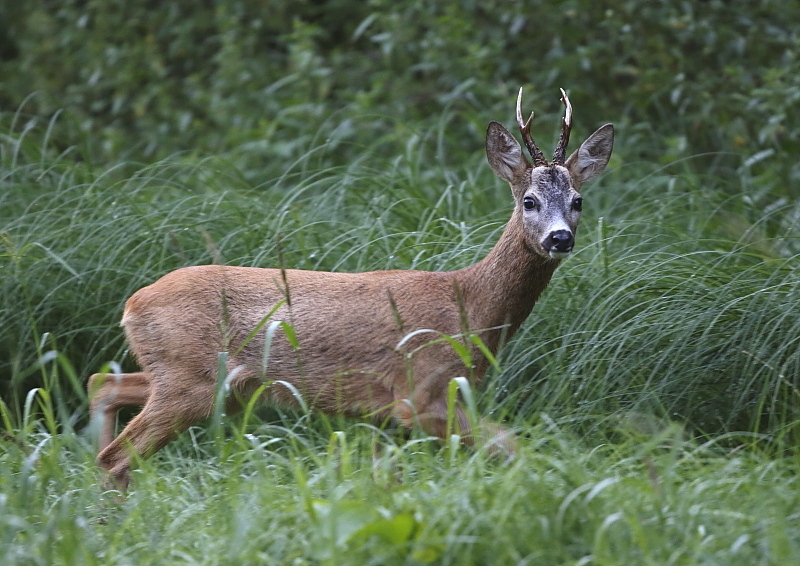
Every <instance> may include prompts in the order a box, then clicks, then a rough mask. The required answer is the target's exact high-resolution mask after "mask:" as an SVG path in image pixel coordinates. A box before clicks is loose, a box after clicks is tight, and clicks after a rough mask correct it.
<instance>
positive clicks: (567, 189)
mask: <svg viewBox="0 0 800 566" xmlns="http://www.w3.org/2000/svg"><path fill="white" fill-rule="evenodd" d="M561 102H563V103H564V107H565V114H564V118H563V119H562V120H561V136H560V138H559V141H558V145H557V146H556V149H555V151H554V152H553V161H552V162H551V163H548V162H547V160H546V159H545V157H544V154H543V153H542V151H541V150H540V149H539V148H538V147H537V146H536V143H535V142H534V141H533V138H532V137H531V133H530V126H531V121H532V120H533V113H531V115H530V117H529V118H528V120H527V121H526V122H524V123H523V122H522V111H521V106H522V89H519V96H518V97H517V125H518V126H519V130H520V133H521V134H522V139H523V141H524V143H525V146H526V147H527V148H528V153H530V155H531V158H532V159H533V165H531V164H530V163H529V162H528V160H527V159H526V158H525V156H524V155H523V154H522V149H521V148H520V145H519V144H518V143H517V141H516V140H515V139H514V137H513V136H512V135H511V134H510V133H509V132H508V130H506V129H505V128H504V127H503V126H502V125H500V124H499V123H498V122H490V123H489V128H488V129H487V131H486V156H487V158H488V160H489V165H491V167H492V170H494V172H495V173H496V174H497V176H498V177H500V178H501V179H503V180H504V181H507V182H508V184H509V185H510V186H511V194H512V195H513V197H514V204H515V206H514V213H513V215H512V221H517V222H521V224H522V227H523V233H524V237H525V243H526V245H527V247H528V249H529V250H530V251H531V252H532V253H535V254H538V255H540V256H544V257H549V258H554V259H562V258H565V257H567V256H568V255H569V254H570V252H571V251H572V247H573V245H574V243H575V230H576V228H577V226H578V218H579V217H580V212H581V205H582V198H581V195H580V193H578V190H579V189H580V187H581V185H582V184H583V183H585V182H586V181H588V180H589V179H592V178H594V177H596V176H597V175H599V174H600V173H601V172H602V171H603V170H604V169H605V167H606V165H607V164H608V160H609V158H610V157H611V150H612V148H613V145H614V127H613V126H612V125H611V124H606V125H604V126H601V127H600V128H599V129H598V130H597V131H596V132H594V133H593V134H592V135H591V136H589V137H588V138H587V139H586V141H584V142H583V143H582V144H581V146H580V147H579V148H578V149H577V150H575V151H574V152H573V153H572V155H570V156H569V158H568V159H566V160H565V159H564V156H565V155H566V150H567V144H568V142H569V133H570V128H571V127H572V105H571V104H570V103H569V99H568V98H567V95H566V93H565V92H564V90H563V89H562V90H561Z"/></svg>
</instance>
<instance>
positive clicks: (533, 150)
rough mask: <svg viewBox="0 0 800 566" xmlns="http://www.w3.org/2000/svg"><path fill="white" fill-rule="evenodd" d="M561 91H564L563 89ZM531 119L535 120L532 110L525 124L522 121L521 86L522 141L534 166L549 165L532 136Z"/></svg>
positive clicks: (520, 116) (519, 124) (519, 107)
mask: <svg viewBox="0 0 800 566" xmlns="http://www.w3.org/2000/svg"><path fill="white" fill-rule="evenodd" d="M561 92H564V91H563V90H562V91H561ZM531 120H533V112H531V115H530V117H529V118H528V121H527V122H525V123H524V124H523V123H522V88H520V89H519V95H518V96H517V125H518V126H519V132H520V133H521V134H522V141H524V142H525V147H527V148H528V153H530V154H531V157H532V158H533V165H534V167H539V166H540V165H544V166H547V159H545V158H544V154H543V153H542V150H540V149H539V148H538V147H536V143H535V142H534V141H533V138H532V137H531Z"/></svg>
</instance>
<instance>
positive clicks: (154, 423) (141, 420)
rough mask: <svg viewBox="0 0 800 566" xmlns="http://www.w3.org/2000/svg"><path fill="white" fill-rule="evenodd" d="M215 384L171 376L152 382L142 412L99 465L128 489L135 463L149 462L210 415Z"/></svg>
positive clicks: (192, 377) (102, 454) (117, 482)
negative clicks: (137, 460)
mask: <svg viewBox="0 0 800 566" xmlns="http://www.w3.org/2000/svg"><path fill="white" fill-rule="evenodd" d="M213 408H214V382H213V381H211V380H205V379H197V378H196V376H189V375H187V376H176V375H170V376H169V377H168V378H167V379H163V380H162V379H153V380H152V381H151V383H150V396H149V398H148V399H147V402H146V403H145V404H144V407H143V408H142V411H141V412H140V413H139V414H138V415H136V416H135V417H134V418H133V419H132V420H131V421H130V422H129V423H128V425H127V426H126V427H125V428H124V429H123V431H122V432H121V433H120V434H119V436H118V437H117V438H116V439H115V440H114V441H113V442H112V443H111V444H109V445H108V446H107V447H106V448H105V449H104V450H103V451H102V452H100V454H99V455H98V456H97V462H98V464H99V465H100V467H102V468H104V469H105V470H106V471H107V472H108V473H109V474H110V476H111V479H112V480H113V481H114V482H115V484H116V487H118V488H120V489H122V490H124V489H127V487H128V483H129V481H130V471H131V465H132V463H133V460H134V459H147V458H149V457H150V456H152V455H153V454H155V453H156V452H158V451H159V450H160V449H161V448H163V447H164V446H165V445H166V444H167V443H169V442H170V441H171V440H172V439H174V438H175V437H176V436H177V435H178V434H180V433H181V432H183V431H184V430H186V429H187V428H189V427H190V426H192V425H193V424H195V423H197V422H198V421H200V420H202V419H204V418H206V417H208V416H210V415H211V413H212V411H213Z"/></svg>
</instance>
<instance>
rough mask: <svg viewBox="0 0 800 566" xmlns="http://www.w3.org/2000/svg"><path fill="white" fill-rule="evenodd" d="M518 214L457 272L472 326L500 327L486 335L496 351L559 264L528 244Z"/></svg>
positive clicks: (475, 328)
mask: <svg viewBox="0 0 800 566" xmlns="http://www.w3.org/2000/svg"><path fill="white" fill-rule="evenodd" d="M517 212H518V211H515V214H514V215H513V216H512V217H511V220H509V222H508V224H507V225H506V227H505V229H504V230H503V233H502V235H501V236H500V239H499V240H498V242H497V244H495V246H494V248H492V250H491V251H490V252H489V253H488V254H487V255H486V257H484V258H483V259H482V260H481V261H479V262H478V263H476V264H474V265H472V266H470V267H467V268H465V269H462V270H461V271H457V272H456V273H455V280H456V284H457V285H458V288H459V290H460V292H461V295H462V300H463V304H464V308H465V310H466V314H467V317H468V320H469V327H470V329H471V330H484V329H495V328H498V330H496V331H490V332H488V333H487V334H485V335H484V341H485V342H486V345H487V346H488V347H489V349H490V350H491V351H492V352H496V351H497V349H498V347H499V346H500V344H501V341H505V340H508V339H509V338H511V336H513V335H514V333H515V332H516V331H517V329H519V327H520V325H521V324H522V323H523V322H524V321H525V319H526V318H527V317H528V315H529V314H530V313H531V310H532V309H533V305H534V304H535V303H536V301H537V300H538V299H539V295H541V293H542V291H544V289H545V287H547V284H548V283H549V282H550V278H551V277H552V276H553V272H554V271H555V269H556V267H558V264H559V263H560V262H559V260H555V259H550V258H545V257H542V256H540V255H539V254H537V253H535V252H533V251H531V250H530V249H529V248H528V246H527V244H526V243H525V238H524V234H523V229H522V221H521V218H520V215H519V214H517Z"/></svg>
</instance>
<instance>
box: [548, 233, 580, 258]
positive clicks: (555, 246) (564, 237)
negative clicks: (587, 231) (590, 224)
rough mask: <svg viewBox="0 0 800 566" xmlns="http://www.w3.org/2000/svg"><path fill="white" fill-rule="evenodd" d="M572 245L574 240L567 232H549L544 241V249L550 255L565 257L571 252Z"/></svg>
mask: <svg viewBox="0 0 800 566" xmlns="http://www.w3.org/2000/svg"><path fill="white" fill-rule="evenodd" d="M574 245H575V238H574V237H573V236H572V232H570V231H569V230H556V231H555V232H550V234H549V235H548V236H547V238H545V240H544V249H545V250H547V251H548V252H549V253H550V254H551V255H552V254H553V253H556V254H565V255H566V254H568V253H569V252H571V251H572V246H574Z"/></svg>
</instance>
